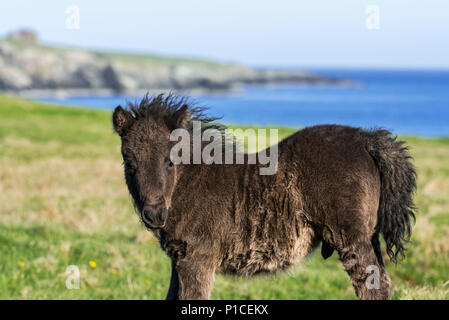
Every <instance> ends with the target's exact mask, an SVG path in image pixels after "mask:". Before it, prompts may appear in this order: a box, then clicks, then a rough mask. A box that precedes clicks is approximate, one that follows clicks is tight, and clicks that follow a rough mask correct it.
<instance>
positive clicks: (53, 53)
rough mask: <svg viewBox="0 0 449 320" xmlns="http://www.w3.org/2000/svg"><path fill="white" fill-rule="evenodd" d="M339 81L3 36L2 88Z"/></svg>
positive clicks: (109, 89) (93, 89) (90, 89)
mask: <svg viewBox="0 0 449 320" xmlns="http://www.w3.org/2000/svg"><path fill="white" fill-rule="evenodd" d="M280 82H292V83H340V82H341V81H340V80H337V79H324V78H321V77H319V76H317V75H313V74H310V73H306V72H298V71H286V70H256V69H252V68H249V67H246V66H243V65H239V64H224V63H217V62H213V61H207V60H200V59H188V58H175V57H162V56H155V55H143V54H127V53H112V52H98V51H88V50H80V49H73V48H63V47H53V46H48V45H42V44H39V43H38V42H36V41H25V40H20V39H19V40H17V39H7V40H0V90H1V91H8V92H39V91H45V92H53V91H60V92H87V93H89V94H97V93H132V92H139V91H147V90H149V89H151V90H166V89H171V90H184V91H186V90H224V91H227V90H232V89H234V88H236V87H238V86H239V85H242V84H271V83H280Z"/></svg>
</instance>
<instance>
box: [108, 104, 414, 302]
mask: <svg viewBox="0 0 449 320" xmlns="http://www.w3.org/2000/svg"><path fill="white" fill-rule="evenodd" d="M202 111H203V110H202V109H200V108H196V107H192V106H190V105H189V104H188V103H187V101H186V100H185V99H183V98H177V97H174V96H171V95H169V96H163V95H160V96H157V97H154V98H149V97H148V96H146V97H145V98H144V99H143V100H142V102H141V103H140V104H139V105H130V106H129V108H128V109H123V108H122V107H120V106H118V107H117V108H116V109H115V111H114V113H113V125H114V129H115V131H116V132H117V133H118V134H119V135H120V136H121V139H122V155H123V159H124V165H125V179H126V183H127V185H128V188H129V191H130V193H131V195H132V197H133V200H134V204H135V206H136V209H137V212H138V213H139V215H140V217H141V219H142V221H143V223H144V224H145V226H146V227H147V228H149V229H151V230H152V231H153V232H154V234H155V236H156V237H157V238H158V240H159V241H160V244H161V247H162V249H163V250H164V251H165V252H166V253H167V254H168V256H169V257H170V258H171V260H172V276H171V282H170V288H169V291H168V294H167V299H207V298H209V297H210V293H211V290H212V287H213V282H214V274H215V273H217V272H218V273H227V274H239V275H245V276H250V275H254V274H257V273H261V272H276V271H278V270H283V269H285V268H287V267H289V266H291V265H294V264H295V263H297V262H299V261H300V260H301V259H302V258H304V257H305V256H307V255H308V254H309V253H310V252H312V251H313V250H314V249H315V248H316V247H317V246H319V245H320V244H321V245H322V247H321V253H322V255H323V257H324V258H327V257H329V256H330V255H332V253H333V251H334V250H336V251H337V252H338V254H339V257H340V260H341V261H342V263H343V266H344V268H345V270H346V271H347V273H348V274H349V277H350V278H351V281H352V283H353V285H354V288H355V292H356V294H357V296H358V298H359V299H390V298H391V293H392V283H391V280H390V277H389V275H388V273H387V271H386V269H385V267H384V263H383V260H382V254H381V248H380V242H379V235H380V234H382V235H383V237H384V239H385V242H386V251H387V253H388V255H389V256H390V258H391V259H392V260H394V261H396V258H397V257H398V255H403V254H404V242H406V241H407V239H408V238H409V236H410V231H411V230H410V229H411V227H410V219H411V218H414V215H413V202H412V194H413V192H414V190H415V176H416V174H415V170H414V167H413V165H412V164H411V162H410V155H409V153H408V151H407V148H406V147H404V145H403V142H400V141H397V140H396V139H395V137H393V136H392V135H391V133H390V132H388V131H386V130H374V131H366V130H362V129H359V128H353V127H348V126H338V125H320V126H314V127H308V128H305V129H303V130H300V131H297V132H296V133H294V134H292V135H291V136H289V137H287V138H285V139H284V140H282V141H281V142H279V144H278V150H279V158H278V170H277V172H276V174H274V175H260V174H259V168H260V167H261V164H259V163H256V164H247V163H245V164H228V165H219V164H210V165H206V164H196V165H194V164H180V165H173V163H172V162H171V161H170V150H171V148H172V147H173V144H174V142H172V141H170V140H169V135H170V132H171V131H172V130H174V129H176V128H187V129H189V128H190V127H191V125H190V124H191V121H192V120H200V121H202V122H203V123H204V124H205V125H206V126H211V125H213V123H214V122H213V120H214V119H211V118H207V117H205V116H204V115H203V113H202ZM373 270H374V271H377V273H376V274H375V275H378V276H379V277H378V278H379V279H377V280H378V284H379V286H378V287H376V286H375V285H374V288H373V286H372V285H371V286H370V285H368V283H367V282H368V280H369V279H368V278H369V276H370V275H372V274H373Z"/></svg>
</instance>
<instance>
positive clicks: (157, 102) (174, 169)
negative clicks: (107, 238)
mask: <svg viewBox="0 0 449 320" xmlns="http://www.w3.org/2000/svg"><path fill="white" fill-rule="evenodd" d="M202 111H203V108H200V107H192V106H189V104H188V103H187V100H186V99H185V98H182V97H177V96H174V95H162V94H161V95H158V96H156V97H149V96H148V95H146V96H145V97H144V98H143V99H142V101H141V102H140V103H139V104H129V105H128V108H126V109H124V108H122V107H121V106H118V107H116V108H115V110H114V113H113V115H112V123H113V126H114V130H115V132H117V133H118V134H119V135H120V137H121V141H122V147H121V150H122V156H123V163H124V170H125V179H126V184H127V185H128V189H129V192H130V193H131V196H132V197H133V200H134V204H135V207H136V209H137V210H138V212H139V214H140V217H141V219H142V221H143V222H144V224H145V226H146V227H147V228H153V229H155V228H163V227H164V225H165V222H166V220H167V212H168V209H169V208H170V205H171V200H172V195H173V191H174V189H175V186H176V182H177V178H178V177H179V173H180V170H182V169H181V166H178V165H174V164H173V163H172V162H171V161H170V152H171V149H172V147H173V146H174V145H175V144H176V143H177V142H176V141H170V133H171V131H173V130H175V129H179V128H184V129H189V127H190V121H191V120H199V121H202V122H204V123H208V122H211V121H214V120H215V119H214V118H207V117H205V116H204V115H203V113H202ZM189 130H190V129H189Z"/></svg>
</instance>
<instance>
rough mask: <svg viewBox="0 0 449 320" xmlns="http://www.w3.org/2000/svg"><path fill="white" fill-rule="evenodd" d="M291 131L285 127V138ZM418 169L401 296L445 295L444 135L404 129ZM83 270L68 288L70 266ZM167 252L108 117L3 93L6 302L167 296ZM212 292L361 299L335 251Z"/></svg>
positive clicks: (448, 226) (2, 278) (0, 164)
mask: <svg viewBox="0 0 449 320" xmlns="http://www.w3.org/2000/svg"><path fill="white" fill-rule="evenodd" d="M291 132H292V130H290V129H284V130H281V131H280V133H281V135H282V136H285V135H287V134H289V133H291ZM404 139H406V140H407V141H408V143H409V144H410V146H411V152H412V154H413V156H414V157H415V164H416V166H417V169H418V175H419V188H418V194H417V196H416V203H417V206H418V208H419V211H418V213H417V222H416V225H415V228H414V234H413V237H412V242H411V244H410V245H409V251H408V254H407V258H406V259H405V261H403V262H402V263H401V264H398V265H397V266H396V265H394V264H392V263H388V265H387V269H388V271H389V272H390V275H391V276H392V279H393V283H394V288H395V289H394V298H395V299H449V161H448V159H449V139H421V138H410V137H404ZM69 265H77V266H78V267H79V269H80V271H81V284H80V289H79V290H68V289H67V288H66V285H65V282H66V273H65V272H66V268H67V266H69ZM169 270H170V268H169V260H168V258H167V257H166V256H165V254H164V253H163V252H162V251H161V250H160V248H159V245H158V243H157V242H156V241H155V239H154V238H153V237H152V235H151V233H150V232H148V231H146V230H145V229H144V227H143V226H142V225H141V224H140V223H139V221H138V217H137V215H136V214H134V212H133V207H132V204H131V201H130V197H129V196H128V192H127V190H126V187H125V183H124V180H123V173H122V166H121V158H120V153H119V137H118V136H116V135H113V134H112V129H111V124H110V113H109V112H104V111H95V110H87V109H79V108H68V107H53V106H49V105H44V104H38V103H34V102H29V101H26V100H22V99H18V98H13V97H6V96H1V95H0V299H162V298H164V297H165V294H166V290H167V287H168V283H169V277H170V274H169ZM212 298H214V299H355V295H354V292H353V289H352V286H351V283H350V281H349V278H348V276H347V275H346V273H345V272H344V271H343V268H342V266H341V264H340V263H339V261H338V259H337V255H336V254H334V255H333V256H332V257H331V258H330V259H328V260H326V261H324V260H323V259H322V258H321V256H320V254H319V252H315V253H314V254H312V255H311V256H310V257H309V258H308V259H307V260H306V261H304V262H303V263H301V264H300V265H298V266H297V267H295V268H293V269H291V270H289V271H288V272H286V273H282V274H280V275H277V276H263V277H256V278H253V279H242V278H237V277H222V276H217V278H216V284H215V289H214V291H213V294H212Z"/></svg>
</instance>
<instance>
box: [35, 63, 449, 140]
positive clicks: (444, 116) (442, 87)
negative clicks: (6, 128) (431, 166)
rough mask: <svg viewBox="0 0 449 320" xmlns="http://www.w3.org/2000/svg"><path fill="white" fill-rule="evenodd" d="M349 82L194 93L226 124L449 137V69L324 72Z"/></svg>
mask: <svg viewBox="0 0 449 320" xmlns="http://www.w3.org/2000/svg"><path fill="white" fill-rule="evenodd" d="M316 73H318V74H321V75H323V76H331V77H338V78H343V79H348V80H352V81H354V82H357V83H358V84H357V85H351V86H332V85H319V86H312V85H297V84H296V85H295V84H286V85H278V86H247V87H244V88H243V89H242V90H241V91H240V92H238V93H235V94H211V95H199V96H194V97H192V98H193V99H194V100H195V101H196V102H198V104H200V105H203V106H206V107H209V109H210V110H209V113H210V114H212V115H217V116H221V117H222V122H224V123H235V124H247V125H273V126H276V125H280V126H292V127H297V126H301V127H303V126H310V125H316V124H324V123H333V124H345V125H352V126H357V127H364V128H376V127H382V128H386V129H389V130H392V131H393V132H394V133H396V134H406V135H419V136H425V137H448V136H449V71H394V70H320V71H317V72H316ZM140 98H141V97H132V96H111V97H69V98H55V97H41V98H39V99H36V100H39V101H45V102H50V103H55V104H63V105H77V106H84V107H89V108H99V109H109V110H111V109H113V108H114V107H115V106H117V105H118V104H122V105H124V104H126V101H136V100H137V99H140Z"/></svg>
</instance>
